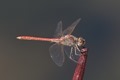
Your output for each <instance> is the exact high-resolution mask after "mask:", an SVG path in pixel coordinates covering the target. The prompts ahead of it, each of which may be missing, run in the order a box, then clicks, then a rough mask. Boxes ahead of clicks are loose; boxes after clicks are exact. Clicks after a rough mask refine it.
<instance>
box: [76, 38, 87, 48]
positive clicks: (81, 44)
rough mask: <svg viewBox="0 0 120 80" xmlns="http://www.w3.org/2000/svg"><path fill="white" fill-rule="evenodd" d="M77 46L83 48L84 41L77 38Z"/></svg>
mask: <svg viewBox="0 0 120 80" xmlns="http://www.w3.org/2000/svg"><path fill="white" fill-rule="evenodd" d="M77 45H78V46H84V45H85V39H83V38H82V37H79V38H78V40H77Z"/></svg>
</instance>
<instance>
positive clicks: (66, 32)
mask: <svg viewBox="0 0 120 80" xmlns="http://www.w3.org/2000/svg"><path fill="white" fill-rule="evenodd" d="M80 20H81V18H79V19H78V20H76V21H75V22H73V23H72V24H71V25H70V26H69V27H68V28H67V29H65V30H64V31H63V35H67V34H71V33H72V32H73V30H74V29H75V27H76V25H77V24H78V23H79V22H80Z"/></svg>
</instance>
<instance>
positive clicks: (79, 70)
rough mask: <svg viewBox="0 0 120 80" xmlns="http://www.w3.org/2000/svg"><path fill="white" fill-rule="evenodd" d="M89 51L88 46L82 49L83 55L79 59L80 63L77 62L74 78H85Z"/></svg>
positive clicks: (76, 79) (77, 79)
mask: <svg viewBox="0 0 120 80" xmlns="http://www.w3.org/2000/svg"><path fill="white" fill-rule="evenodd" d="M87 51H88V49H87V48H83V49H81V55H80V58H79V60H78V61H79V63H78V64H77V67H76V69H75V72H74V75H73V79H72V80H83V76H84V72H85V66H86V61H87Z"/></svg>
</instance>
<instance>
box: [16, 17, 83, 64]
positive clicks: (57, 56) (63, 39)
mask: <svg viewBox="0 0 120 80" xmlns="http://www.w3.org/2000/svg"><path fill="white" fill-rule="evenodd" d="M80 20H81V18H79V19H77V20H76V21H74V22H73V23H72V24H71V25H70V26H68V27H67V28H66V29H65V30H62V21H59V22H58V24H57V29H56V31H55V35H54V37H53V38H45V37H44V38H43V37H35V36H18V37H17V39H20V40H35V41H48V42H52V43H54V44H52V45H51V46H50V48H49V52H50V56H51V58H52V60H53V62H54V63H55V64H56V65H58V66H62V65H63V63H64V61H65V54H66V55H67V56H68V57H69V59H71V60H72V61H74V62H75V63H79V62H78V59H79V57H80V54H81V48H82V47H83V46H84V45H85V39H84V38H82V37H78V38H77V37H75V36H73V35H72V32H73V31H74V29H75V27H76V26H77V24H78V23H79V22H80Z"/></svg>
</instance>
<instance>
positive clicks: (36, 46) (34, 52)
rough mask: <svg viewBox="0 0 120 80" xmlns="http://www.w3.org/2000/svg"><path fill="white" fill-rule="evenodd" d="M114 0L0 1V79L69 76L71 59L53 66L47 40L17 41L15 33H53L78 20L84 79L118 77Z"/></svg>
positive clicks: (63, 79)
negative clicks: (83, 48)
mask: <svg viewBox="0 0 120 80" xmlns="http://www.w3.org/2000/svg"><path fill="white" fill-rule="evenodd" d="M119 8H120V1H119V0H4V1H3V0H2V1H0V80H72V76H73V73H74V70H75V67H76V63H74V62H72V61H71V60H70V59H69V58H68V57H67V56H65V57H66V58H65V63H64V65H63V66H62V67H58V66H57V65H56V64H54V62H53V61H52V59H51V58H50V54H49V47H50V45H51V43H49V42H39V41H21V40H17V39H16V36H19V35H31V36H40V37H53V35H54V31H55V29H56V27H57V23H58V22H59V21H60V20H62V21H63V29H65V28H67V27H68V26H69V25H71V24H72V22H74V21H75V20H77V19H78V18H82V20H81V22H80V23H79V24H78V25H77V27H76V29H75V30H74V32H73V35H75V36H77V37H79V36H82V37H83V38H85V39H86V42H87V43H86V47H88V48H89V52H88V60H87V65H86V70H85V75H84V80H120V62H119V61H120V58H119V57H120V49H119V48H120V42H119V41H120V22H119V21H120V9H119Z"/></svg>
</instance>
